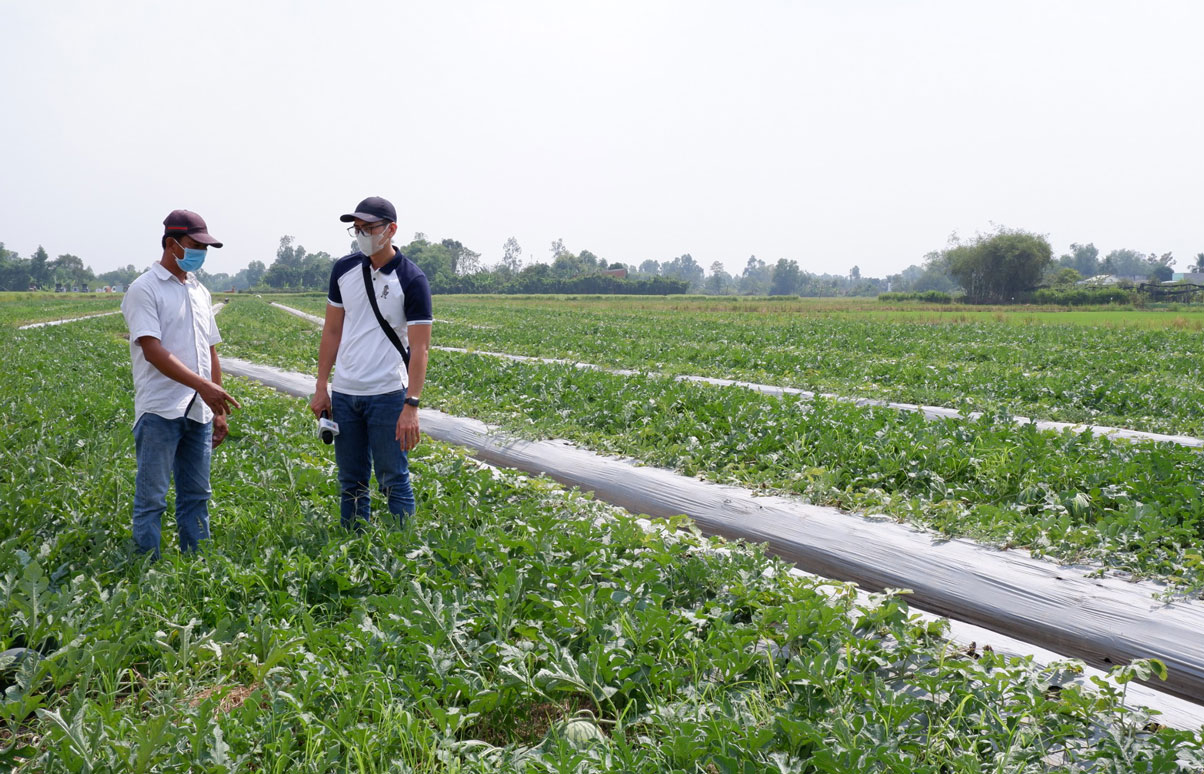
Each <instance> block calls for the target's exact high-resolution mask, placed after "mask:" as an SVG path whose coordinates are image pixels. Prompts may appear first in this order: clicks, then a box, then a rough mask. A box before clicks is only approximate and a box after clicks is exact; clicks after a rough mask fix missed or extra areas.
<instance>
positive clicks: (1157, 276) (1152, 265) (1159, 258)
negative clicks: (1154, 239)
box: [1146, 253, 1175, 282]
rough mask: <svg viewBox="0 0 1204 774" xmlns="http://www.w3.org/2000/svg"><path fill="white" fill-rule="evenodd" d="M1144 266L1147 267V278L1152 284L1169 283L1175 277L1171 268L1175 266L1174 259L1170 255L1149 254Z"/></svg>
mask: <svg viewBox="0 0 1204 774" xmlns="http://www.w3.org/2000/svg"><path fill="white" fill-rule="evenodd" d="M1146 265H1147V266H1148V267H1149V275H1148V276H1149V278H1150V280H1152V281H1154V282H1169V281H1170V280H1171V279H1172V278H1173V277H1174V276H1175V270H1174V269H1173V268H1171V267H1172V266H1174V265H1175V257H1174V255H1172V254H1171V253H1163V254H1162V255H1158V254H1157V253H1150V257H1149V258H1146Z"/></svg>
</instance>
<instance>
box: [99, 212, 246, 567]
mask: <svg viewBox="0 0 1204 774" xmlns="http://www.w3.org/2000/svg"><path fill="white" fill-rule="evenodd" d="M163 229H164V230H163V237H162V239H161V240H160V244H161V245H162V247H163V255H162V257H160V259H159V262H158V263H156V264H154V265H153V266H151V268H150V269H149V270H148V271H147V272H146V273H145V274H143V275H142V276H141V277H139V278H138V279H136V280H134V281H133V282H132V283H131V284H130V287H129V290H127V291H126V293H125V298H124V299H122V302H121V312H122V314H124V315H125V322H126V325H127V326H128V327H129V329H130V360H131V361H132V363H133V369H134V446H135V449H136V454H137V458H138V477H137V479H136V480H135V484H134V529H133V531H134V542H135V543H136V544H137V547H138V550H139V551H141V552H144V553H146V552H149V553H150V554H152V555H153V556H154V557H155V558H156V559H157V558H158V557H159V537H160V530H161V527H162V519H163V513H164V512H165V511H166V510H167V489H168V486H169V485H170V483H171V477H172V475H173V474H174V475H175V480H176V530H177V532H178V533H179V537H180V550H181V551H183V552H192V551H195V550H197V548H198V547H199V545H200V541H201V540H205V539H207V538H208V537H209V495H210V494H211V490H210V488H209V462H210V458H211V456H212V451H213V448H214V447H216V446H217V445H218V444H220V443H221V442H222V441H223V440H225V438H226V434H227V432H228V427H227V422H226V415H227V414H229V413H230V410H231V407H239V403H238V401H236V400H235V399H234V398H233V397H232V396H231V395H230V393H228V392H226V391H225V390H224V389H222V368H221V364H220V363H219V362H218V359H217V347H216V345H217V343H218V342H219V341H221V340H222V337H221V334H220V333H218V330H217V323H216V322H215V321H214V319H213V305H212V299H211V298H210V295H209V290H208V289H207V288H206V287H205V286H204V285H202V284H201V283H200V281H198V280H197V278H196V274H195V273H194V272H196V271H197V270H198V269H200V268H201V264H203V263H204V262H205V255H206V251H207V250H208V249H209V248H210V247H221V246H222V243H221V242H219V241H217V240H216V239H214V238H213V237H212V236H210V235H209V230H208V228H206V226H205V221H204V220H203V219H202V218H201V216H200V215H197V214H196V213H195V212H190V211H188V210H174V211H173V212H172V213H171V214H170V215H168V216H167V219H166V220H164V221H163Z"/></svg>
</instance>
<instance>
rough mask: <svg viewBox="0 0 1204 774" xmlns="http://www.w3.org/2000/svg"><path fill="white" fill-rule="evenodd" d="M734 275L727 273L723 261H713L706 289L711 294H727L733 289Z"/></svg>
mask: <svg viewBox="0 0 1204 774" xmlns="http://www.w3.org/2000/svg"><path fill="white" fill-rule="evenodd" d="M732 285H733V282H732V275H730V274H728V273H727V269H725V268H724V267H723V262H722V261H714V262H713V263H711V273H710V274H709V275H708V276H707V279H706V291H707V292H708V293H710V294H711V295H715V296H722V295H726V294H727V293H728V292H730V291H731V289H732Z"/></svg>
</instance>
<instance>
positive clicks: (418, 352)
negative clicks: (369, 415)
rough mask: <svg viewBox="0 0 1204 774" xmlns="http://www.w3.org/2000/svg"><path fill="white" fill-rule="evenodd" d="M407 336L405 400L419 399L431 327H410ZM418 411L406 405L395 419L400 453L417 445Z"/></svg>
mask: <svg viewBox="0 0 1204 774" xmlns="http://www.w3.org/2000/svg"><path fill="white" fill-rule="evenodd" d="M407 334H408V336H409V339H410V368H409V377H410V385H409V387H408V388H407V389H406V397H407V398H421V397H422V386H423V385H424V384H426V364H427V359H428V358H429V357H430V350H431V326H430V325H411V326H410V327H409V330H408V331H407ZM418 437H419V433H418V409H417V408H415V407H413V406H410V405H406V406H403V407H402V409H401V416H400V417H398V418H397V435H396V440H397V442H398V443H400V444H401V450H402V451H410V450H411V449H413V448H414V447H415V446H417V445H418Z"/></svg>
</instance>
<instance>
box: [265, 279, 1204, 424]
mask: <svg viewBox="0 0 1204 774" xmlns="http://www.w3.org/2000/svg"><path fill="white" fill-rule="evenodd" d="M289 303H292V304H294V305H295V306H297V307H298V308H303V309H304V310H305V311H309V312H312V313H314V314H318V315H321V314H322V313H323V308H324V304H325V302H324V300H323V299H321V298H320V297H307V298H297V299H293V300H290V301H289ZM599 306H600V305H599V304H597V303H590V302H589V301H588V300H581V301H572V300H563V299H560V300H557V299H553V300H549V301H512V300H509V299H488V300H484V299H461V298H458V297H440V299H439V303H438V308H437V309H436V316H437V317H438V318H439V319H440V321H441V322H440V323H439V324H438V325H437V327H436V332H435V337H434V338H435V341H436V343H438V344H443V345H447V346H457V347H471V348H477V349H485V350H494V351H500V352H507V353H510V354H519V355H532V356H541V357H558V358H569V359H574V360H579V361H581V362H588V363H595V364H598V365H602V366H605V367H617V368H630V369H640V370H648V371H658V372H664V373H671V374H696V375H700V376H717V377H722V378H729V379H743V380H747V381H754V382H763V383H768V384H776V385H780V386H789V387H796V388H801V389H806V390H814V391H817V392H830V393H836V394H841V395H850V396H856V397H867V398H879V399H886V400H892V401H899V402H909V403H921V404H927V405H937V406H949V407H953V408H960V409H969V410H981V411H988V412H993V411H1001V410H1002V411H1008V412H1009V413H1013V414H1019V415H1025V416H1033V417H1037V418H1040V419H1051V420H1058V421H1065V422H1083V423H1088V424H1102V425H1111V426H1116V427H1129V428H1132V429H1136V430H1147V431H1153V432H1165V433H1177V434H1188V435H1204V344H1201V339H1200V334H1199V331H1193V330H1187V329H1179V328H1175V327H1173V326H1168V327H1163V328H1156V329H1155V328H1135V327H1130V326H1117V327H1104V326H1085V325H1058V324H1043V325H1016V324H1010V323H1004V322H993V321H990V320H979V321H976V322H966V323H947V324H931V323H909V322H899V321H891V320H882V319H877V318H873V317H864V316H858V315H852V314H829V315H802V314H781V313H773V312H759V311H755V312H746V313H732V312H726V313H723V314H715V313H708V312H694V311H690V310H689V309H688V308H686V309H684V310H683V309H682V308H680V307H678V306H673V305H670V303H669V302H665V307H664V308H663V309H662V308H658V307H657V306H656V305H655V304H653V303H651V302H647V301H645V302H643V303H641V304H640V305H639V306H638V307H637V308H634V309H632V310H630V311H624V310H623V309H622V308H616V307H614V306H610V305H606V306H603V307H602V308H599ZM1118 314H1119V313H1118Z"/></svg>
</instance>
